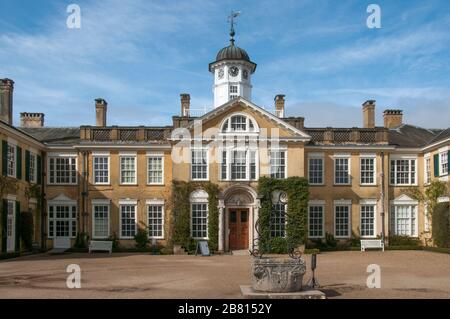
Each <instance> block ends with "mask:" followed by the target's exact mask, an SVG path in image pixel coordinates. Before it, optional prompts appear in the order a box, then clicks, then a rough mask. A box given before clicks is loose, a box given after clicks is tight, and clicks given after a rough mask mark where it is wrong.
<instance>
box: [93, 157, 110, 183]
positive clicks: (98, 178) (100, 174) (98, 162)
mask: <svg viewBox="0 0 450 319" xmlns="http://www.w3.org/2000/svg"><path fill="white" fill-rule="evenodd" d="M93 169H94V174H93V175H94V184H109V156H105V155H102V156H97V155H96V156H94V157H93Z"/></svg>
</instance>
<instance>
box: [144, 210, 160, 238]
mask: <svg viewBox="0 0 450 319" xmlns="http://www.w3.org/2000/svg"><path fill="white" fill-rule="evenodd" d="M147 213H148V237H149V238H159V239H161V238H164V207H163V205H148V206H147Z"/></svg>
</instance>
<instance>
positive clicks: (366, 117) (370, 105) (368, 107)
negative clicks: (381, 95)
mask: <svg viewBox="0 0 450 319" xmlns="http://www.w3.org/2000/svg"><path fill="white" fill-rule="evenodd" d="M362 106H363V127H364V128H374V127H375V100H367V101H366V102H364V103H363V105H362Z"/></svg>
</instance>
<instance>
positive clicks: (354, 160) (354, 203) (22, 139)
mask: <svg viewBox="0 0 450 319" xmlns="http://www.w3.org/2000/svg"><path fill="white" fill-rule="evenodd" d="M209 71H210V72H211V73H212V75H213V77H214V84H213V92H214V108H213V109H212V110H211V111H209V112H207V113H206V114H202V115H200V116H193V114H192V113H193V112H191V106H190V96H189V94H181V100H180V104H181V112H180V115H178V116H173V119H172V120H173V123H172V125H170V126H162V127H146V126H138V127H126V126H108V125H107V121H106V116H107V107H108V105H107V102H106V101H105V100H103V99H97V100H96V101H95V110H96V125H95V126H80V127H73V128H52V127H45V126H44V115H43V114H41V113H21V124H20V126H18V127H15V126H13V125H12V114H13V110H12V108H13V99H12V96H13V87H14V82H13V81H12V80H9V79H2V80H1V82H0V93H1V96H0V103H1V105H0V113H1V114H0V116H1V120H2V121H0V139H1V140H2V144H1V147H2V149H1V153H2V161H1V171H2V194H1V196H2V199H3V202H2V203H3V206H2V219H1V225H2V227H1V230H0V231H1V247H2V250H1V251H2V252H13V251H18V250H20V249H21V247H20V246H21V245H20V241H21V240H20V238H19V237H18V225H19V224H20V219H21V212H24V211H27V212H31V213H32V216H33V220H34V235H33V236H34V237H33V240H34V241H35V242H36V243H37V244H38V245H40V246H42V247H49V248H50V247H62V248H65V247H70V246H72V245H74V242H75V238H76V237H77V234H79V233H85V234H87V235H88V237H89V238H90V239H106V238H111V236H116V237H117V238H118V239H119V241H120V244H121V245H123V246H130V247H131V246H133V245H134V239H133V238H134V235H135V234H136V232H137V230H138V229H139V228H145V229H147V230H148V236H149V238H150V239H151V240H152V241H154V242H157V243H159V244H161V245H167V244H169V243H170V242H171V239H172V235H173V232H174V227H173V225H174V223H173V219H174V216H173V214H172V211H173V203H172V198H173V197H172V196H173V194H172V192H173V187H172V182H173V181H184V182H205V181H206V182H210V183H213V184H215V185H217V187H218V189H219V194H218V205H217V208H218V214H219V215H218V227H217V232H218V234H217V235H218V250H219V251H230V250H238V249H251V248H252V245H253V239H254V238H255V236H256V230H255V227H256V221H257V220H258V216H259V210H260V208H261V207H260V200H259V194H258V181H259V179H260V178H261V177H263V176H265V177H270V178H274V179H286V178H288V177H293V176H298V177H304V178H306V179H307V180H308V182H309V205H308V231H307V235H308V237H309V238H310V239H318V238H324V237H325V235H326V234H327V233H329V234H332V235H333V236H334V237H335V238H336V239H340V240H348V239H350V238H351V237H352V235H353V234H356V235H357V236H359V237H361V238H376V237H377V236H380V234H381V233H382V232H383V231H384V233H385V234H386V236H388V235H402V236H410V237H417V238H420V239H425V238H428V237H429V236H430V234H429V231H430V220H429V218H428V217H427V216H428V215H427V214H426V210H425V207H424V206H423V204H422V203H419V202H418V201H416V200H414V199H413V198H411V197H409V196H408V195H407V194H406V192H405V189H407V188H412V187H418V188H419V189H421V190H423V189H424V188H425V187H427V185H428V184H429V183H430V182H431V180H433V179H439V180H442V181H447V182H448V175H449V165H448V158H449V155H450V128H446V129H425V128H420V127H416V126H413V125H409V124H405V123H404V121H403V113H402V111H401V110H385V111H384V123H383V126H376V125H375V101H373V100H368V101H366V102H364V103H363V105H362V118H363V121H362V125H361V127H351V128H330V127H326V128H312V127H308V126H306V125H305V121H304V118H302V117H286V116H285V97H284V95H277V96H276V97H275V99H274V104H275V105H274V109H275V111H274V112H270V111H268V109H266V108H263V107H261V106H258V105H255V104H254V103H252V97H251V93H252V84H251V77H252V75H253V74H254V72H255V71H256V64H255V63H253V62H252V61H251V60H250V58H249V56H248V54H247V53H246V52H245V51H244V50H243V49H241V48H239V47H237V46H236V45H235V44H234V39H233V38H232V39H231V43H230V45H229V46H227V47H225V48H224V49H222V50H220V51H219V53H218V54H217V57H216V60H215V61H214V62H212V63H210V64H209ZM355 125H357V123H355ZM36 185H39V186H40V187H39V186H36ZM36 189H38V191H36ZM33 190H34V191H33ZM188 200H189V202H190V203H189V205H190V221H189V229H190V234H191V236H192V238H194V239H196V240H199V239H204V240H207V239H208V212H209V209H208V203H209V202H208V193H207V192H206V191H205V190H204V189H202V188H201V187H197V188H196V189H195V190H193V191H192V193H191V194H190V196H189V199H188ZM442 200H447V201H448V198H442ZM286 205H289V203H285V204H283V205H278V206H277V207H276V211H274V215H273V218H271V226H270V229H271V234H272V235H273V236H281V237H282V236H284V234H285V222H286V221H285V218H284V217H283V216H284V215H283V214H282V213H283V212H284V211H285V210H286Z"/></svg>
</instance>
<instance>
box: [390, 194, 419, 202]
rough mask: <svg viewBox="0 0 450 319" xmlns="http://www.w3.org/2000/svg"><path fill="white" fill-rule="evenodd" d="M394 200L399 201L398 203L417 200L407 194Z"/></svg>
mask: <svg viewBox="0 0 450 319" xmlns="http://www.w3.org/2000/svg"><path fill="white" fill-rule="evenodd" d="M394 200H395V201H397V202H407V201H413V200H415V199H414V198H411V197H409V196H408V195H406V194H402V195H400V196H398V197H396V198H395V199H394Z"/></svg>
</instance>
